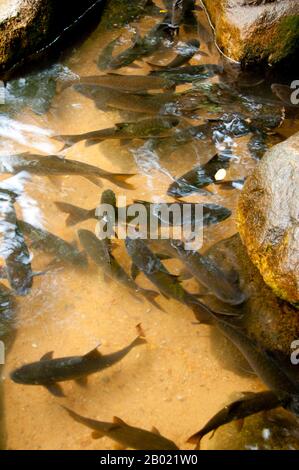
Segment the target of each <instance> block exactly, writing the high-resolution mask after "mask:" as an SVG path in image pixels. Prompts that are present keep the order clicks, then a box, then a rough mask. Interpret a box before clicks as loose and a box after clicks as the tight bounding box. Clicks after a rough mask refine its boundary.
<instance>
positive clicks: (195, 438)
mask: <svg viewBox="0 0 299 470" xmlns="http://www.w3.org/2000/svg"><path fill="white" fill-rule="evenodd" d="M202 438H203V435H202V433H201V431H199V432H197V433H196V434H193V436H191V437H189V439H188V440H187V443H188V444H195V446H196V447H195V450H200V444H201V440H202Z"/></svg>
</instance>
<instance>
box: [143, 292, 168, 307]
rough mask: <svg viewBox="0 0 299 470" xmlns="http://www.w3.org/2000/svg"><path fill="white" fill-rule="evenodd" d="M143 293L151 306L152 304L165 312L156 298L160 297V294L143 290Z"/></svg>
mask: <svg viewBox="0 0 299 470" xmlns="http://www.w3.org/2000/svg"><path fill="white" fill-rule="evenodd" d="M142 293H143V295H144V297H145V298H146V299H147V300H148V302H149V303H150V304H152V305H153V306H154V307H156V308H157V309H159V310H161V311H162V312H165V310H163V308H162V307H161V306H160V305H159V304H158V303H157V302H156V298H157V297H159V295H160V294H159V292H155V291H154V290H148V289H143V290H142Z"/></svg>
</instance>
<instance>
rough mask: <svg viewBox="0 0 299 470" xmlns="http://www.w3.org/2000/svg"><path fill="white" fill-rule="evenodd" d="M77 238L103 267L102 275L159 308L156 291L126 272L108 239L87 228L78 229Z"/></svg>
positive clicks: (91, 256) (92, 257)
mask: <svg viewBox="0 0 299 470" xmlns="http://www.w3.org/2000/svg"><path fill="white" fill-rule="evenodd" d="M78 235H79V239H80V242H81V244H82V246H83V247H84V249H85V251H86V253H87V254H88V255H89V256H90V258H91V259H92V260H93V261H94V262H95V263H96V264H97V265H98V266H100V268H102V269H104V275H105V276H106V277H108V278H111V279H114V280H115V281H117V282H119V283H120V284H122V285H124V286H125V287H126V288H127V289H128V290H129V291H130V293H131V294H132V295H133V296H134V297H135V298H136V297H137V296H138V294H141V295H143V296H144V297H145V298H146V299H147V300H148V301H149V302H150V303H151V304H152V305H154V307H157V308H159V309H161V307H160V306H159V305H158V304H157V302H156V301H155V298H156V297H158V295H159V294H158V293H157V292H155V291H152V290H147V289H143V288H141V287H139V286H138V284H136V282H135V281H134V280H133V279H132V278H131V277H130V276H129V275H128V274H127V273H126V271H125V270H124V268H123V267H122V266H121V265H120V264H119V263H118V261H117V260H116V259H115V257H114V256H113V254H112V250H111V244H110V240H109V239H107V238H106V239H104V240H100V239H99V238H98V237H97V236H96V235H95V234H94V233H92V232H90V231H89V230H79V231H78Z"/></svg>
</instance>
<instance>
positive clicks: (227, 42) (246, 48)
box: [204, 0, 299, 65]
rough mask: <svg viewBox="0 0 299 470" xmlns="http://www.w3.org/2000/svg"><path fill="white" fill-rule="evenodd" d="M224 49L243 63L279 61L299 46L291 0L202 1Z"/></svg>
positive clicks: (297, 6) (298, 10)
mask: <svg viewBox="0 0 299 470" xmlns="http://www.w3.org/2000/svg"><path fill="white" fill-rule="evenodd" d="M204 3H205V5H206V8H207V11H208V13H209V15H210V17H211V20H212V23H213V24H214V26H215V33H216V40H217V42H218V45H219V46H220V48H221V49H222V50H223V52H224V53H225V54H226V55H228V56H229V57H230V58H232V59H234V60H236V61H238V62H242V63H243V64H244V65H251V64H257V63H269V64H271V65H273V64H278V63H279V62H281V61H283V60H284V59H286V58H287V57H289V56H293V55H294V54H295V53H296V51H298V47H299V3H298V2H295V1H293V0H279V1H278V0H276V1H275V0H274V1H269V0H267V1H258V0H252V1H251V0H204Z"/></svg>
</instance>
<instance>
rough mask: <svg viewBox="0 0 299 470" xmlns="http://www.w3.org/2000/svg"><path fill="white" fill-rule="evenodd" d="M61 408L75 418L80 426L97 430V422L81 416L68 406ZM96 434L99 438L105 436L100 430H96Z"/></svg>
mask: <svg viewBox="0 0 299 470" xmlns="http://www.w3.org/2000/svg"><path fill="white" fill-rule="evenodd" d="M61 408H63V409H64V410H65V411H66V412H67V413H68V415H69V416H70V417H71V418H73V420H74V421H76V422H77V423H80V424H84V426H87V427H89V428H90V429H95V428H96V424H97V423H96V422H95V421H94V420H92V419H89V418H85V417H84V416H80V415H78V414H77V413H75V411H73V410H71V409H70V408H67V407H66V406H63V405H61ZM96 432H97V433H98V434H99V435H100V436H99V437H103V436H104V435H105V434H104V433H101V431H100V430H98V429H96Z"/></svg>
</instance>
